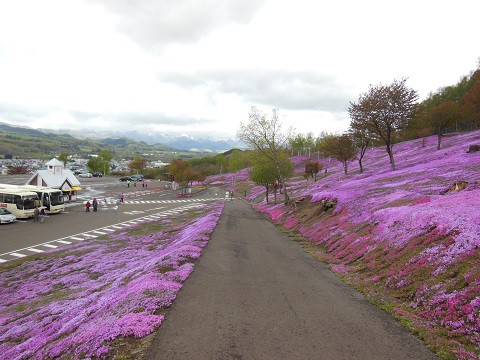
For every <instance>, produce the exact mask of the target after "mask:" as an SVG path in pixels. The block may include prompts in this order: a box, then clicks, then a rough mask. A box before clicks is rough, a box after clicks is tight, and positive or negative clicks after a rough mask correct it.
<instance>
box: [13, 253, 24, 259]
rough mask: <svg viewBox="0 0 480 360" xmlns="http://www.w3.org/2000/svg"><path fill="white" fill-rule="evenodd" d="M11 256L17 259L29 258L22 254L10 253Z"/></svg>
mask: <svg viewBox="0 0 480 360" xmlns="http://www.w3.org/2000/svg"><path fill="white" fill-rule="evenodd" d="M10 255H12V256H16V257H19V258H22V257H25V256H27V255H23V254H20V253H10Z"/></svg>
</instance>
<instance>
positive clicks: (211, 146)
mask: <svg viewBox="0 0 480 360" xmlns="http://www.w3.org/2000/svg"><path fill="white" fill-rule="evenodd" d="M42 131H44V132H50V133H52V132H53V133H58V134H69V135H70V136H73V137H75V138H77V139H92V140H97V141H98V140H101V139H108V140H109V141H111V142H115V140H116V139H118V140H119V141H122V140H121V139H122V138H123V139H125V138H126V139H131V140H137V141H143V142H145V143H147V144H149V145H154V144H157V145H158V144H162V145H167V146H169V147H172V148H176V149H180V150H187V151H201V152H205V151H207V152H223V151H226V150H229V149H233V148H240V149H245V148H246V146H245V144H243V143H242V142H240V141H238V140H236V139H231V138H230V139H228V138H227V139H214V138H211V137H196V136H191V135H184V134H176V135H175V134H164V133H159V132H149V133H144V132H142V131H139V130H128V131H106V130H50V129H44V130H42ZM115 145H116V146H120V144H115Z"/></svg>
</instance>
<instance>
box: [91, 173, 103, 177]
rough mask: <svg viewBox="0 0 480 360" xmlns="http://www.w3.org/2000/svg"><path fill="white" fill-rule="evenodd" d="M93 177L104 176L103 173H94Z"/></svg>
mask: <svg viewBox="0 0 480 360" xmlns="http://www.w3.org/2000/svg"><path fill="white" fill-rule="evenodd" d="M92 176H93V177H102V176H103V174H102V173H101V172H94V173H93V174H92Z"/></svg>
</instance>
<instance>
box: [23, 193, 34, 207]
mask: <svg viewBox="0 0 480 360" xmlns="http://www.w3.org/2000/svg"><path fill="white" fill-rule="evenodd" d="M37 199H38V197H37V195H25V196H24V197H23V208H24V210H28V209H35V200H37Z"/></svg>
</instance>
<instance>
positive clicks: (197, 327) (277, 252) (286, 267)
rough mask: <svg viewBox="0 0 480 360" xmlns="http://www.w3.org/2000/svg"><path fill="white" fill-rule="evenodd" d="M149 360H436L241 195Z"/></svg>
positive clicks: (227, 213) (232, 204)
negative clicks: (241, 197)
mask: <svg viewBox="0 0 480 360" xmlns="http://www.w3.org/2000/svg"><path fill="white" fill-rule="evenodd" d="M144 359H148V360H151V359H162V360H165V359H243V360H247V359H335V360H337V359H382V360H386V359H395V360H399V359H436V357H435V356H434V355H433V354H432V353H431V352H429V351H428V350H427V349H426V348H425V346H424V345H423V344H422V343H421V342H420V341H419V340H418V339H416V338H415V337H413V336H412V335H410V334H409V333H408V332H407V331H406V330H405V329H404V328H403V327H401V326H400V325H399V324H398V323H397V322H396V321H395V320H394V319H393V318H391V317H390V316H389V315H388V314H386V313H385V312H383V311H381V310H379V309H377V308H376V307H374V306H372V305H371V304H370V303H369V302H368V301H367V300H365V298H364V297H363V295H362V294H360V293H358V292H357V291H355V290H354V289H352V288H350V287H349V286H347V285H345V284H344V283H343V282H342V281H341V280H340V279H339V278H337V277H336V276H335V275H333V273H332V272H330V271H329V270H328V269H327V267H326V265H325V264H322V263H320V262H318V261H316V260H314V259H313V258H312V257H311V256H309V255H308V254H306V253H304V252H303V251H302V249H301V247H300V245H299V244H298V243H296V242H293V241H290V240H289V239H288V236H286V235H285V234H283V233H281V232H280V231H278V229H276V228H275V227H274V226H273V225H272V224H271V223H270V222H269V221H267V220H265V219H264V218H263V217H262V216H261V215H259V214H258V213H257V212H256V211H254V210H253V209H252V208H250V206H249V205H247V204H245V203H244V202H242V201H234V202H228V203H227V204H226V206H225V210H224V213H223V214H222V216H221V218H220V221H219V223H218V226H217V228H216V229H215V231H214V233H213V236H212V239H211V240H210V242H209V244H208V245H207V247H206V248H205V249H204V252H203V255H202V257H201V258H200V260H199V261H198V263H197V265H196V269H195V271H194V272H193V274H192V275H191V276H190V278H189V279H187V281H186V283H185V285H184V288H183V289H182V290H181V291H180V293H179V295H178V297H177V299H176V300H175V302H174V304H173V306H172V308H171V309H170V311H169V313H168V314H167V316H166V319H165V321H164V323H163V324H162V326H161V327H160V329H159V330H158V332H157V334H156V335H155V337H154V339H153V342H152V345H151V347H150V348H149V349H148V351H147V353H146V354H145V357H144Z"/></svg>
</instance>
